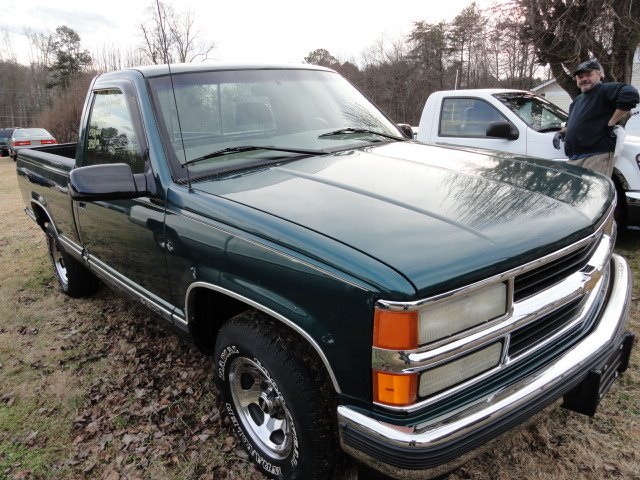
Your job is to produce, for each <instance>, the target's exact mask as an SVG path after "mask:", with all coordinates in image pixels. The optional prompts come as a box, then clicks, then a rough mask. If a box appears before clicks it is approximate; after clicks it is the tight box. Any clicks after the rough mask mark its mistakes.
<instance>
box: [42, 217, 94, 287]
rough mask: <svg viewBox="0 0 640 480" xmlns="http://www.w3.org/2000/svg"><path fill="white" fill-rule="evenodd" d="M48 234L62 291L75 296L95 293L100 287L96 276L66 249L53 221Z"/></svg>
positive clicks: (50, 253)
mask: <svg viewBox="0 0 640 480" xmlns="http://www.w3.org/2000/svg"><path fill="white" fill-rule="evenodd" d="M46 234H47V246H48V247H49V256H50V258H51V262H52V263H53V271H54V273H55V274H56V278H57V279H58V283H59V284H60V288H61V289H62V291H63V292H64V293H66V294H67V295H69V296H70V297H74V298H76V297H85V296H88V295H92V294H94V293H95V292H96V290H97V289H98V279H97V278H96V276H95V275H94V274H93V273H91V272H90V271H89V270H87V268H86V267H85V266H84V265H82V264H81V263H80V262H78V261H77V260H76V259H75V258H73V257H72V256H71V255H69V254H68V253H67V252H66V251H65V250H64V248H63V247H62V245H60V241H59V240H58V235H57V233H56V230H55V228H53V225H52V224H51V223H49V224H48V225H47V229H46Z"/></svg>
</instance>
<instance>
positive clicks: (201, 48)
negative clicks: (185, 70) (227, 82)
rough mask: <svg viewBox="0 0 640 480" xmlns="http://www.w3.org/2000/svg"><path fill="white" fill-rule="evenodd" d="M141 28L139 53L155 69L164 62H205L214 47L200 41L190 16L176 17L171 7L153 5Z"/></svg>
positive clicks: (158, 2) (184, 14) (156, 2)
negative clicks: (140, 51) (154, 66)
mask: <svg viewBox="0 0 640 480" xmlns="http://www.w3.org/2000/svg"><path fill="white" fill-rule="evenodd" d="M146 13H147V20H146V21H144V22H142V23H141V24H140V31H141V34H142V39H143V43H142V45H141V50H142V52H143V53H144V56H145V57H146V59H147V60H148V61H149V62H151V63H152V64H154V65H157V64H160V63H166V62H170V63H172V62H183V63H184V62H193V61H194V60H197V59H199V60H206V59H207V58H209V54H210V53H211V52H212V51H213V50H214V48H215V46H216V44H215V42H212V41H204V40H202V39H201V38H200V32H199V31H198V30H197V29H196V28H195V21H194V15H193V13H192V12H190V11H188V12H182V13H177V12H175V10H174V9H173V7H171V5H169V4H166V3H163V2H161V1H159V0H156V1H154V2H153V3H152V4H151V5H150V6H149V7H148V8H147V10H146Z"/></svg>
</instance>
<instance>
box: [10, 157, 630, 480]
mask: <svg viewBox="0 0 640 480" xmlns="http://www.w3.org/2000/svg"><path fill="white" fill-rule="evenodd" d="M14 169H15V164H14V162H13V161H11V160H10V159H8V158H1V159H0V206H1V208H0V258H1V261H0V318H1V319H2V322H1V323H0V480H1V479H14V478H15V479H18V478H50V479H77V478H105V479H107V478H108V479H118V478H148V479H156V478H162V479H165V478H168V479H171V478H175V479H208V478H210V479H213V478H262V477H261V476H260V475H259V474H257V473H256V472H255V470H254V469H253V468H252V467H251V466H250V465H248V464H247V463H246V462H245V457H244V456H243V454H242V453H241V452H240V450H239V449H237V447H236V445H235V443H234V441H233V439H232V438H231V437H230V431H229V430H228V428H227V427H226V426H225V425H224V421H223V419H221V418H220V415H217V413H216V412H217V410H216V409H217V405H216V399H215V392H214V391H213V390H212V385H211V381H210V378H209V377H208V374H207V369H208V361H209V360H208V358H206V357H203V356H202V355H200V354H199V353H197V352H196V351H195V350H194V349H193V348H192V347H191V346H189V345H188V344H187V343H186V342H184V341H183V340H180V339H179V338H178V337H176V336H175V335H173V334H172V333H171V332H168V331H167V330H165V329H164V328H163V327H161V326H159V324H158V322H156V321H155V320H154V319H153V318H152V317H151V316H149V315H148V314H147V313H146V312H145V311H144V310H142V309H141V308H140V307H138V306H137V305H135V304H133V303H131V302H130V301H129V300H128V299H126V298H125V297H123V296H121V295H119V294H115V293H113V292H112V291H110V290H109V289H108V288H106V287H103V288H101V289H100V291H99V292H98V294H97V295H96V296H95V297H93V298H91V299H81V300H74V299H69V298H67V297H65V296H64V295H62V294H61V293H60V292H59V291H58V288H57V284H56V282H55V279H54V277H53V272H52V269H51V267H50V264H49V259H48V256H47V253H46V249H45V244H44V236H43V234H42V232H41V231H40V230H39V228H38V227H37V226H36V225H35V224H34V223H33V222H32V221H31V220H30V219H29V218H28V217H27V216H26V215H25V214H24V213H23V211H22V209H23V200H22V198H21V197H20V195H19V192H18V188H17V182H16V179H15V171H14ZM617 251H618V252H619V253H621V254H623V255H624V256H626V257H627V258H628V259H629V261H630V264H631V265H632V268H633V271H634V277H635V284H636V285H640V275H639V273H640V233H631V234H627V235H624V236H622V237H621V238H620V239H619V242H618V247H617ZM638 299H639V298H638V289H637V288H635V289H634V294H633V304H632V308H631V314H630V328H631V329H632V330H633V331H635V332H636V334H638V333H640V311H639V307H638ZM167 359H169V360H167ZM639 366H640V348H638V347H637V346H636V348H635V350H634V354H633V357H632V361H631V366H630V369H629V370H628V371H627V373H626V374H625V375H624V376H623V377H622V378H621V379H620V381H618V382H617V383H616V384H615V385H614V387H613V389H612V390H611V391H610V392H609V394H608V396H607V397H606V398H605V400H604V401H603V403H602V404H601V406H600V409H599V411H598V413H597V414H596V416H595V418H593V419H590V418H587V417H584V416H581V415H578V414H574V413H571V412H566V411H563V410H559V409H557V410H554V411H553V412H552V413H551V415H550V416H549V417H547V418H545V419H543V420H542V421H541V422H539V423H537V424H535V425H534V426H532V427H529V428H527V429H525V430H523V431H521V432H520V433H517V434H515V435H513V436H512V437H511V438H509V439H505V440H504V441H501V442H500V445H499V446H498V447H494V448H493V449H491V450H489V451H488V452H487V453H485V454H483V455H482V456H480V457H479V458H477V459H476V460H474V461H472V462H470V463H468V464H467V465H465V466H464V467H463V468H461V469H459V470H457V471H456V472H454V473H453V474H452V475H451V476H450V479H451V480H462V479H491V480H494V479H500V480H516V479H517V480H523V479H527V480H529V479H531V480H534V479H539V480H551V479H553V480H558V479H560V480H569V479H570V480H575V479H585V480H587V479H589V480H592V479H637V480H640V453H639V452H640V403H639V397H640V373H639V370H640V369H639ZM140 379H144V382H141V381H140ZM181 382H182V383H183V384H184V385H188V386H192V390H194V392H191V393H189V389H188V388H184V387H181V389H179V390H180V391H179V392H178V393H176V391H175V390H173V391H171V389H172V385H178V384H180V383H181ZM167 392H169V393H167ZM166 398H169V399H170V407H169V408H166V406H165V405H163V406H161V407H158V408H159V411H161V414H160V413H159V412H158V411H154V412H153V413H152V414H148V415H146V414H144V412H145V411H146V410H145V409H152V410H153V408H155V407H154V405H155V404H154V402H156V403H157V402H160V403H161V402H162V401H164V399H166ZM96 429H97V430H98V431H94V430H96ZM204 438H206V441H203V439H204Z"/></svg>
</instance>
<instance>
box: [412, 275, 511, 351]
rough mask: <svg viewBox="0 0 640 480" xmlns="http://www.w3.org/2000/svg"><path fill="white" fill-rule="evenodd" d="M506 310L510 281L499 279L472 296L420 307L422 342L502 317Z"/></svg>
mask: <svg viewBox="0 0 640 480" xmlns="http://www.w3.org/2000/svg"><path fill="white" fill-rule="evenodd" d="M506 312H507V284H506V283H499V284H497V285H492V286H490V287H487V288H484V289H482V290H480V291H476V292H473V293H472V294H470V295H469V296H465V297H462V298H458V299H455V300H452V301H449V302H444V303H442V304H440V305H436V306H434V307H425V308H424V309H422V310H421V311H420V322H419V325H420V332H419V342H420V344H424V343H431V342H435V341H436V340H440V339H442V338H446V337H449V336H451V335H453V334H455V333H458V332H462V331H463V330H467V329H469V328H472V327H475V326H477V325H480V324H482V323H485V322H487V321H489V320H492V319H494V318H497V317H500V316H502V315H504V314H505V313H506Z"/></svg>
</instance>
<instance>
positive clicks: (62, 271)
mask: <svg viewBox="0 0 640 480" xmlns="http://www.w3.org/2000/svg"><path fill="white" fill-rule="evenodd" d="M49 250H50V251H51V259H52V260H53V265H54V267H55V269H56V275H57V276H58V279H60V283H62V284H64V285H67V283H68V282H69V280H68V278H67V267H66V266H65V264H64V258H63V256H62V252H60V249H59V248H58V242H57V241H56V239H55V238H53V237H51V236H50V237H49Z"/></svg>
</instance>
